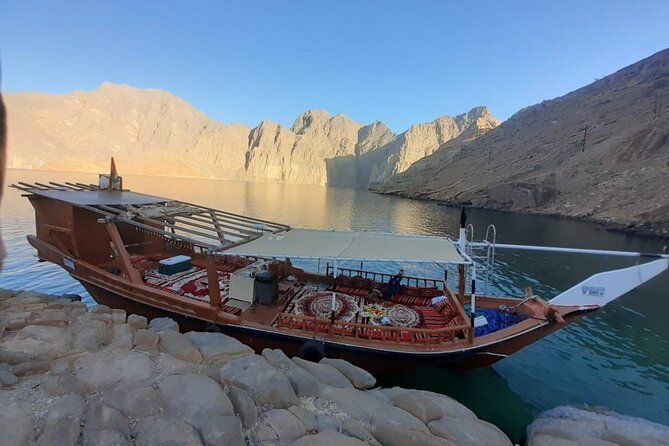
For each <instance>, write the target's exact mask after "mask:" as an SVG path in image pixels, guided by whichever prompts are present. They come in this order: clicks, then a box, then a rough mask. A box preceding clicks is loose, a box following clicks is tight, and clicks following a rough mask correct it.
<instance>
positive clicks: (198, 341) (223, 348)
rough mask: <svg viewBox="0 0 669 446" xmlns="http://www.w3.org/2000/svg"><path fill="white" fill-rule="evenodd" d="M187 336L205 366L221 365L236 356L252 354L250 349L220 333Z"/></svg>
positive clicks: (189, 334) (192, 332) (200, 333)
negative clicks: (200, 355) (198, 352)
mask: <svg viewBox="0 0 669 446" xmlns="http://www.w3.org/2000/svg"><path fill="white" fill-rule="evenodd" d="M188 336H189V337H190V340H191V342H192V344H193V345H194V346H195V347H197V349H198V350H199V351H200V353H201V354H202V359H203V362H204V363H205V364H221V365H222V364H225V363H226V362H228V361H230V360H231V359H234V358H236V357H238V356H242V355H250V354H253V349H252V348H251V347H248V346H247V345H244V344H242V343H241V342H239V341H238V340H237V339H235V338H233V337H230V336H226V335H224V334H222V333H207V332H197V331H191V332H189V333H188Z"/></svg>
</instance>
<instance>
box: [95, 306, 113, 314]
mask: <svg viewBox="0 0 669 446" xmlns="http://www.w3.org/2000/svg"><path fill="white" fill-rule="evenodd" d="M111 311H112V310H111V308H109V307H108V306H107V305H95V306H94V307H93V308H91V313H93V314H109V313H111Z"/></svg>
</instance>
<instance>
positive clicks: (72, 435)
mask: <svg viewBox="0 0 669 446" xmlns="http://www.w3.org/2000/svg"><path fill="white" fill-rule="evenodd" d="M83 412H84V400H83V399H82V398H81V397H80V396H79V395H68V396H65V397H63V398H60V399H58V400H57V401H56V402H55V404H54V405H53V406H52V407H51V409H50V410H49V412H48V414H47V416H46V420H45V421H44V428H43V429H42V433H41V435H40V437H39V439H38V440H37V446H42V445H43V446H50V445H54V444H63V445H65V444H68V445H69V444H77V443H78V442H79V435H80V433H81V417H82V415H83Z"/></svg>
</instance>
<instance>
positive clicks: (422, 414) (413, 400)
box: [392, 390, 442, 424]
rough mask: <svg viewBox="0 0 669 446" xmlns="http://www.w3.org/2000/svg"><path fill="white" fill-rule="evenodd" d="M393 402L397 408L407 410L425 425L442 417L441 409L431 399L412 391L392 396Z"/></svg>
mask: <svg viewBox="0 0 669 446" xmlns="http://www.w3.org/2000/svg"><path fill="white" fill-rule="evenodd" d="M392 402H393V403H394V404H395V406H397V407H399V408H400V409H403V410H406V411H407V412H409V413H410V414H411V415H413V416H414V417H416V418H418V419H419V420H421V421H422V422H423V423H425V424H429V423H430V422H431V421H434V420H437V419H439V418H441V416H442V411H441V408H440V407H439V406H438V405H437V404H436V403H435V402H434V401H432V399H431V398H428V397H427V396H425V395H424V394H422V393H420V392H412V391H411V390H405V391H403V392H397V393H396V394H394V395H393V396H392Z"/></svg>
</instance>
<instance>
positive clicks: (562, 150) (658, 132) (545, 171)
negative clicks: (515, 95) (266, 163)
mask: <svg viewBox="0 0 669 446" xmlns="http://www.w3.org/2000/svg"><path fill="white" fill-rule="evenodd" d="M373 189H375V190H377V191H380V192H383V193H392V194H398V195H403V196H408V197H420V198H428V199H433V200H441V201H445V202H449V203H471V204H473V205H474V206H479V207H486V208H493V209H506V210H513V211H523V212H536V213H545V214H556V215H562V216H569V217H580V218H588V219H593V220H597V221H601V222H605V223H610V224H613V225H616V226H621V227H627V228H629V229H634V230H638V231H641V232H652V233H655V234H658V233H659V234H665V235H666V234H669V49H668V50H664V51H661V52H659V53H657V54H655V55H653V56H651V57H649V58H647V59H644V60H642V61H640V62H638V63H635V64H633V65H630V66H628V67H626V68H623V69H621V70H620V71H618V72H616V73H614V74H612V75H610V76H607V77H605V78H602V79H600V80H597V81H596V82H594V83H592V84H590V85H588V86H586V87H584V88H581V89H579V90H576V91H574V92H571V93H569V94H567V95H565V96H562V97H559V98H556V99H553V100H549V101H544V102H542V103H540V104H537V105H534V106H531V107H527V108H525V109H523V110H521V111H519V112H518V113H516V114H515V115H514V116H512V117H511V118H510V119H509V120H507V121H505V122H504V123H503V124H502V125H500V126H498V127H496V128H494V129H492V130H491V131H490V132H488V133H487V134H485V135H483V136H481V137H480V138H477V139H475V140H473V141H464V140H462V138H454V139H451V140H450V141H449V142H447V143H445V144H444V145H443V146H442V147H441V148H440V149H439V150H437V151H436V152H435V153H433V154H431V155H430V156H427V157H426V158H424V159H422V160H421V161H420V162H418V163H415V164H414V165H412V166H411V167H410V168H409V169H407V170H406V171H405V172H404V173H401V174H399V175H396V176H394V177H392V178H390V179H389V180H387V181H384V182H381V183H377V184H376V185H374V186H373Z"/></svg>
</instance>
